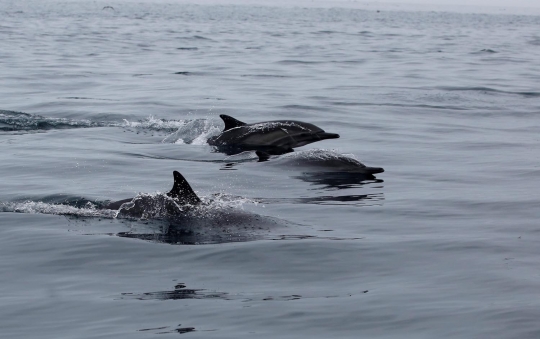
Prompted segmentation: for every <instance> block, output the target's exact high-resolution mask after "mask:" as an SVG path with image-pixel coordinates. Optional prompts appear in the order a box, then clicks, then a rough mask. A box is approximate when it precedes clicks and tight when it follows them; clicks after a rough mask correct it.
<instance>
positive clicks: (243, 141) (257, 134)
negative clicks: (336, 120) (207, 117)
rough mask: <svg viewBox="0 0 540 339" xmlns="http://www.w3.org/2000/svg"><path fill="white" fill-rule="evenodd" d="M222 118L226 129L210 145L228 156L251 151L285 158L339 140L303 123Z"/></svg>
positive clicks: (224, 116)
mask: <svg viewBox="0 0 540 339" xmlns="http://www.w3.org/2000/svg"><path fill="white" fill-rule="evenodd" d="M220 118H221V119H223V122H224V123H225V128H224V129H223V132H221V134H220V135H218V136H214V137H211V138H209V139H208V144H209V145H212V146H216V147H217V148H218V150H220V151H223V152H225V153H228V154H235V153H239V152H242V151H247V150H258V151H264V152H267V153H269V154H283V153H288V152H292V150H293V148H296V147H301V146H304V145H307V144H310V143H312V142H316V141H321V140H326V139H336V138H339V134H335V133H327V132H325V131H324V130H323V129H321V128H320V127H317V126H315V125H313V124H310V123H307V122H302V121H295V120H275V121H264V122H257V123H254V124H247V123H245V122H242V121H240V120H237V119H235V118H233V117H231V116H228V115H225V114H222V115H220Z"/></svg>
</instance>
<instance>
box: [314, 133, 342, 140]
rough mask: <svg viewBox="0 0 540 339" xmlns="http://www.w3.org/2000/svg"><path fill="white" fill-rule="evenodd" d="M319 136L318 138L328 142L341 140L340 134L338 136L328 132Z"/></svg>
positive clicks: (318, 134)
mask: <svg viewBox="0 0 540 339" xmlns="http://www.w3.org/2000/svg"><path fill="white" fill-rule="evenodd" d="M317 136H318V137H319V138H320V139H321V140H326V139H337V138H339V134H336V133H326V132H321V133H317Z"/></svg>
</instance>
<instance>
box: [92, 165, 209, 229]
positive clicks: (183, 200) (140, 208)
mask: <svg viewBox="0 0 540 339" xmlns="http://www.w3.org/2000/svg"><path fill="white" fill-rule="evenodd" d="M173 176H174V185H173V188H172V189H171V190H170V192H168V193H167V194H166V196H167V197H168V198H170V199H169V200H170V201H165V204H164V206H165V208H167V210H168V211H175V210H178V209H175V208H174V206H171V205H174V204H176V205H178V206H184V205H190V206H192V205H197V204H199V203H200V202H201V199H199V197H198V196H197V194H195V192H194V191H193V189H192V188H191V186H190V185H189V183H188V182H187V180H186V179H185V178H184V177H183V176H182V174H180V173H179V172H177V171H174V172H173ZM164 198H165V197H164ZM147 200H149V199H147ZM150 200H152V199H150ZM155 203H158V202H157V201H155V199H154V204H155ZM148 204H149V202H148V201H145V199H138V200H137V199H136V198H130V199H124V200H119V201H115V202H111V203H109V204H107V205H105V206H103V207H102V208H103V209H109V210H118V211H119V213H121V214H122V215H124V216H130V217H139V218H140V217H141V216H142V215H143V214H144V212H145V210H148Z"/></svg>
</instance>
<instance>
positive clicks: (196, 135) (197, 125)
mask: <svg viewBox="0 0 540 339" xmlns="http://www.w3.org/2000/svg"><path fill="white" fill-rule="evenodd" d="M219 133H221V129H220V127H219V126H218V125H216V124H215V123H214V122H213V121H212V120H209V119H195V120H192V121H189V122H186V123H185V124H184V125H182V126H180V127H179V128H178V129H177V131H176V132H174V133H172V134H170V135H168V136H167V137H166V138H165V139H163V141H162V143H171V144H172V143H176V144H192V145H206V144H207V140H208V138H210V137H212V136H214V135H219Z"/></svg>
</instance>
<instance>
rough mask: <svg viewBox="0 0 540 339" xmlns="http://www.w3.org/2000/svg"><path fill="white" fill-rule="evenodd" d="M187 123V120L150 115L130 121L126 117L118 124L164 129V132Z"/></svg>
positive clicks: (171, 130)
mask: <svg viewBox="0 0 540 339" xmlns="http://www.w3.org/2000/svg"><path fill="white" fill-rule="evenodd" d="M185 124H186V121H185V120H165V119H158V118H156V117H154V116H153V115H150V116H149V117H148V118H146V119H143V120H137V121H129V120H127V119H124V122H123V123H122V124H116V125H117V126H120V127H128V128H140V129H149V130H154V131H164V132H173V131H175V130H177V129H179V128H182V126H184V125H185Z"/></svg>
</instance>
